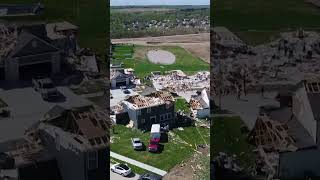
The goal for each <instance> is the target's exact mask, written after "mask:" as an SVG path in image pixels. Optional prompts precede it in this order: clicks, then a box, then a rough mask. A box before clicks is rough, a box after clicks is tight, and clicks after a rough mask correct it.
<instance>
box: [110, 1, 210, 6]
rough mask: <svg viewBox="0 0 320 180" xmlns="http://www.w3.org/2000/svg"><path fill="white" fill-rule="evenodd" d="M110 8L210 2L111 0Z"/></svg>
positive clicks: (207, 3) (204, 3)
mask: <svg viewBox="0 0 320 180" xmlns="http://www.w3.org/2000/svg"><path fill="white" fill-rule="evenodd" d="M110 3H111V6H125V5H130V6H132V5H136V6H141V5H209V4H210V0H111V2H110Z"/></svg>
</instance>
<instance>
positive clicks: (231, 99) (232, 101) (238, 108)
mask: <svg viewBox="0 0 320 180" xmlns="http://www.w3.org/2000/svg"><path fill="white" fill-rule="evenodd" d="M276 95H277V93H276V92H268V93H265V97H264V98H263V97H261V95H260V94H255V93H250V94H247V96H246V97H241V100H237V98H236V95H228V96H223V97H222V98H221V106H222V107H221V108H222V109H223V110H228V111H231V112H232V113H234V114H235V115H238V116H240V117H241V119H242V120H243V121H244V123H245V124H246V125H247V127H248V128H249V129H250V130H251V129H252V128H253V127H254V124H255V122H256V119H257V117H258V115H259V107H260V106H265V105H273V106H279V102H277V101H276V100H275V96H276ZM214 101H215V102H216V104H217V105H219V97H215V99H214Z"/></svg>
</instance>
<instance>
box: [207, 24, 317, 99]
mask: <svg viewBox="0 0 320 180" xmlns="http://www.w3.org/2000/svg"><path fill="white" fill-rule="evenodd" d="M221 43H223V42H221ZM225 46H230V45H229V44H225ZM222 49H223V51H224V52H225V53H226V54H230V53H231V54H233V56H219V57H218V58H214V60H213V61H212V64H213V70H214V74H213V76H214V78H216V79H219V80H218V81H219V82H220V83H221V85H219V87H220V86H223V87H222V90H221V93H222V94H228V93H235V92H236V91H237V89H239V88H241V89H247V90H251V91H254V90H256V89H257V87H260V86H262V85H263V86H266V87H268V89H281V88H283V87H290V86H292V85H294V84H297V82H299V81H301V80H302V79H303V77H304V76H305V75H306V74H310V73H311V74H316V73H318V72H319V70H320V66H319V63H318V59H319V58H320V35H319V33H316V32H306V31H303V30H302V29H299V30H298V31H297V32H288V33H282V34H281V37H280V38H279V39H278V40H275V41H273V42H271V43H267V44H262V45H259V46H256V47H250V48H249V49H250V50H249V49H248V50H247V52H243V53H238V52H237V51H236V50H234V49H232V48H231V49H230V48H229V49H226V48H221V47H220V46H216V48H215V50H213V51H222ZM218 81H215V82H216V83H218ZM216 83H214V84H216ZM215 93H217V92H215Z"/></svg>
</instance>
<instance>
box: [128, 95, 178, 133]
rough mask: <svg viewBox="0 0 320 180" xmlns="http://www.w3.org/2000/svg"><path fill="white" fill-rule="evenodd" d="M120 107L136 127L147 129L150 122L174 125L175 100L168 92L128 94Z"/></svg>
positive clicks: (149, 126)
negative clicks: (143, 94) (144, 94)
mask: <svg viewBox="0 0 320 180" xmlns="http://www.w3.org/2000/svg"><path fill="white" fill-rule="evenodd" d="M122 107H123V110H124V111H125V112H126V113H128V117H129V119H130V120H131V121H132V122H133V127H135V128H137V129H141V130H147V131H149V130H150V129H151V126H152V124H162V123H165V124H168V125H169V126H170V127H173V126H174V125H175V100H174V98H173V97H172V95H171V94H170V93H168V92H165V91H157V92H153V93H151V94H149V95H146V96H142V95H135V96H130V97H128V98H127V99H126V100H125V101H123V102H122Z"/></svg>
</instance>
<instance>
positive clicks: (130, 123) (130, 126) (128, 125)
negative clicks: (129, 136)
mask: <svg viewBox="0 0 320 180" xmlns="http://www.w3.org/2000/svg"><path fill="white" fill-rule="evenodd" d="M126 127H127V128H133V121H132V120H130V121H129V124H127V125H126Z"/></svg>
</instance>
